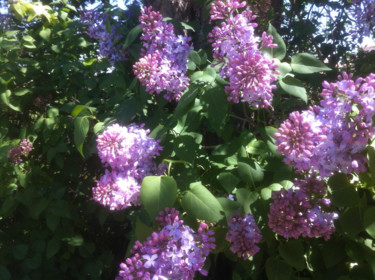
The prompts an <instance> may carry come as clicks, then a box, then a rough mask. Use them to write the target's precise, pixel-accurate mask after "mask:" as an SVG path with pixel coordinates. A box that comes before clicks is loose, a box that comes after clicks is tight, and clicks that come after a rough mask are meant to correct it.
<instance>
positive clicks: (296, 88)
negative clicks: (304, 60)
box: [280, 76, 307, 103]
mask: <svg viewBox="0 0 375 280" xmlns="http://www.w3.org/2000/svg"><path fill="white" fill-rule="evenodd" d="M280 86H281V88H282V89H283V90H284V91H285V92H286V93H288V94H290V95H293V96H295V97H298V98H300V99H302V100H303V101H305V103H307V95H306V89H305V88H304V86H303V84H302V82H301V81H300V80H297V79H296V78H293V77H292V76H286V77H284V78H282V79H281V80H280Z"/></svg>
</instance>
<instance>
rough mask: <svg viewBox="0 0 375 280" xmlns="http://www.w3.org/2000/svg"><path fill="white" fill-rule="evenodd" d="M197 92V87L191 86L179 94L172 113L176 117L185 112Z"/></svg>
mask: <svg viewBox="0 0 375 280" xmlns="http://www.w3.org/2000/svg"><path fill="white" fill-rule="evenodd" d="M197 94H198V89H197V88H191V89H189V90H188V91H187V92H185V93H184V94H183V95H182V96H181V99H180V100H179V101H178V104H177V107H176V109H175V110H174V115H175V117H176V118H177V119H178V118H180V117H181V116H183V115H184V114H186V113H187V111H188V110H189V108H190V105H191V104H193V102H194V100H195V97H196V96H197Z"/></svg>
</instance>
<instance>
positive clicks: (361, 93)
mask: <svg viewBox="0 0 375 280" xmlns="http://www.w3.org/2000/svg"><path fill="white" fill-rule="evenodd" d="M323 87H324V89H323V91H322V94H321V95H322V97H323V100H322V101H321V102H320V104H321V107H317V106H315V107H313V108H310V109H309V110H307V111H303V112H302V113H298V112H293V113H291V114H290V116H289V119H288V120H286V121H285V122H284V123H282V124H281V125H280V128H279V131H278V132H277V133H275V135H274V136H275V138H276V145H277V146H278V148H277V151H278V152H280V153H281V154H282V155H284V156H285V162H287V163H288V164H290V165H292V166H294V167H295V168H296V169H297V170H298V171H299V172H308V171H309V170H312V171H314V172H319V175H320V176H322V177H329V176H331V175H332V174H333V173H334V172H343V173H350V172H353V171H354V172H363V171H365V170H366V166H365V165H366V162H367V159H366V157H365V156H364V155H362V154H361V151H362V150H364V149H365V148H366V146H367V144H368V141H369V139H371V138H372V137H373V135H374V133H375V128H374V127H373V123H372V118H373V116H374V115H375V75H374V74H370V75H368V76H367V77H366V78H358V79H356V80H355V81H354V80H352V75H348V74H346V73H343V75H342V76H339V81H337V82H335V83H328V82H324V83H323Z"/></svg>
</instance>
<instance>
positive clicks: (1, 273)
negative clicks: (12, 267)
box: [0, 265, 11, 280]
mask: <svg viewBox="0 0 375 280" xmlns="http://www.w3.org/2000/svg"><path fill="white" fill-rule="evenodd" d="M10 277H11V275H10V272H9V270H8V269H7V268H6V267H5V266H3V265H0V279H2V280H10Z"/></svg>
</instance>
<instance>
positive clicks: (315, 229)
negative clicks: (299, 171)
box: [268, 177, 338, 240]
mask: <svg viewBox="0 0 375 280" xmlns="http://www.w3.org/2000/svg"><path fill="white" fill-rule="evenodd" d="M295 185H296V186H297V187H296V188H294V189H293V188H291V189H289V190H285V189H282V190H280V191H275V192H273V193H272V199H273V203H272V204H271V206H270V212H269V214H268V226H269V227H270V228H271V229H272V231H273V232H275V233H277V234H278V235H281V236H283V237H285V238H295V239H297V238H299V237H300V236H302V237H310V238H312V237H323V238H324V239H325V240H328V239H329V238H330V236H331V234H332V233H333V232H334V231H335V225H334V223H333V222H334V220H335V219H337V218H338V215H337V213H334V212H326V211H325V210H324V208H326V207H327V206H329V205H330V200H329V199H327V198H323V196H324V195H325V192H326V190H324V189H325V187H324V183H323V182H322V181H321V180H320V179H319V178H314V177H309V178H307V179H306V180H304V181H303V180H297V181H296V182H295ZM315 191H316V192H315ZM314 192H315V193H314Z"/></svg>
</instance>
